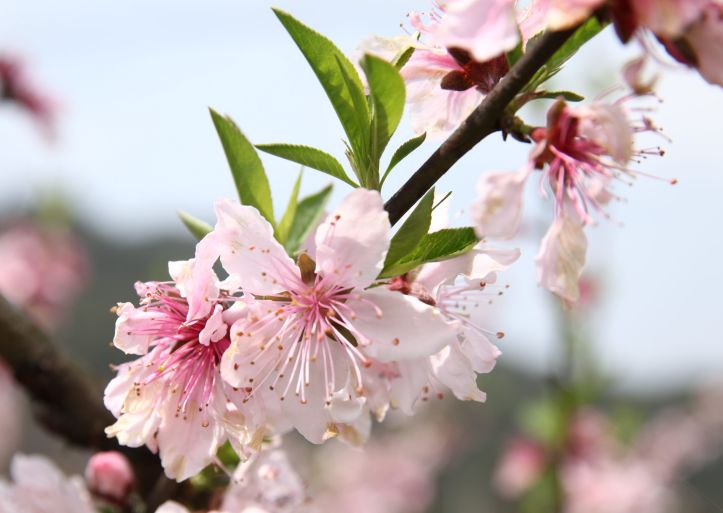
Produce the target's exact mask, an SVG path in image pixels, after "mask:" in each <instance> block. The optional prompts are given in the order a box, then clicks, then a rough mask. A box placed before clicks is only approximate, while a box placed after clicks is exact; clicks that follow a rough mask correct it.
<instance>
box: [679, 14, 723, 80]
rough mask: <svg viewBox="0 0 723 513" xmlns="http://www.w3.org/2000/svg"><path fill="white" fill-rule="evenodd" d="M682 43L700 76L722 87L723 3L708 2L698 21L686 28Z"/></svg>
mask: <svg viewBox="0 0 723 513" xmlns="http://www.w3.org/2000/svg"><path fill="white" fill-rule="evenodd" d="M683 41H684V42H685V43H687V44H688V45H689V47H690V49H691V51H692V54H693V55H692V57H693V65H694V66H695V68H697V69H698V71H699V72H700V74H701V76H702V77H703V78H705V79H706V80H707V81H708V82H710V83H711V84H718V85H720V86H723V2H719V1H712V2H709V3H708V5H707V7H706V8H705V10H703V13H702V15H701V17H700V19H698V20H697V21H695V22H694V23H692V24H691V25H689V26H688V28H687V29H686V31H685V33H684V36H683Z"/></svg>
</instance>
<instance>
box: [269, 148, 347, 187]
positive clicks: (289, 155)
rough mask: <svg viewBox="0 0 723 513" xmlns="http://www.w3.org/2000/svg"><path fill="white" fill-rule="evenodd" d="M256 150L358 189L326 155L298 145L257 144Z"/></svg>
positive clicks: (334, 160)
mask: <svg viewBox="0 0 723 513" xmlns="http://www.w3.org/2000/svg"><path fill="white" fill-rule="evenodd" d="M256 148H258V149H259V150H261V151H263V152H265V153H270V154H271V155H274V156H276V157H281V158H282V159H286V160H290V161H292V162H296V163H297V164H301V165H302V166H306V167H310V168H313V169H316V170H318V171H321V172H323V173H326V174H328V175H331V176H333V177H334V178H338V179H339V180H341V181H343V182H345V183H348V184H349V185H351V186H352V187H359V185H357V183H356V182H354V180H352V179H351V178H349V176H348V175H347V174H346V172H345V171H344V168H343V167H342V165H341V164H340V163H339V161H338V160H336V159H335V158H334V157H332V156H331V155H329V154H328V153H326V152H324V151H321V150H318V149H316V148H312V147H311V146H303V145H300V144H257V145H256Z"/></svg>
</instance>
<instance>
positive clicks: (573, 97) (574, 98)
mask: <svg viewBox="0 0 723 513" xmlns="http://www.w3.org/2000/svg"><path fill="white" fill-rule="evenodd" d="M560 97H562V98H564V99H565V100H567V101H569V102H581V101H583V100H584V99H585V97H584V96H581V95H579V94H577V93H574V92H572V91H542V92H540V94H538V95H536V97H535V99H542V98H545V99H549V100H556V99H557V98H560Z"/></svg>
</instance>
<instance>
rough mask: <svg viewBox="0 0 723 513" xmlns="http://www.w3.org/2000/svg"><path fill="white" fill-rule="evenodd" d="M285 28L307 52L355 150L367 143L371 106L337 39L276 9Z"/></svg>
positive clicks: (360, 148) (303, 50)
mask: <svg viewBox="0 0 723 513" xmlns="http://www.w3.org/2000/svg"><path fill="white" fill-rule="evenodd" d="M274 13H275V14H276V16H277V17H278V18H279V21H281V23H282V25H283V26H284V28H286V31H287V32H288V33H289V35H290V36H291V38H292V39H293V40H294V42H295V43H296V46H298V47H299V50H301V53H302V54H304V57H306V60H307V61H308V63H309V65H310V66H311V68H312V69H313V70H314V73H315V74H316V77H317V78H318V79H319V82H321V85H322V87H323V88H324V91H326V95H327V96H328V97H329V100H330V101H331V104H332V105H333V107H334V110H335V111H336V114H337V116H338V117H339V121H341V124H342V126H343V128H344V131H345V132H346V135H347V137H348V138H349V142H350V143H351V146H352V148H354V150H355V151H357V152H358V151H360V150H362V149H363V148H364V146H365V134H364V127H366V126H368V125H369V122H370V117H369V109H368V107H367V103H366V100H365V98H364V88H363V86H362V83H361V80H360V78H359V75H358V74H357V72H356V70H355V69H354V66H353V65H352V63H351V62H349V59H347V58H346V56H345V55H344V54H343V53H342V52H341V50H339V49H338V48H337V47H336V46H335V45H334V43H332V42H331V41H330V40H329V39H327V38H326V37H324V36H322V35H321V34H319V33H318V32H316V31H315V30H313V29H311V28H309V27H307V26H306V25H304V24H303V23H301V22H300V21H298V20H297V19H295V18H294V17H293V16H291V15H290V14H288V13H286V12H284V11H281V10H279V9H274Z"/></svg>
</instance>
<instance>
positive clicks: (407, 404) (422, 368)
mask: <svg viewBox="0 0 723 513" xmlns="http://www.w3.org/2000/svg"><path fill="white" fill-rule="evenodd" d="M429 361H430V360H429V358H417V359H416V360H410V361H405V362H398V363H397V368H398V370H399V376H398V377H395V378H392V379H391V381H390V390H389V398H390V400H391V403H392V407H393V408H398V409H400V410H401V411H402V412H403V413H405V414H406V415H413V414H414V407H415V406H416V404H417V401H418V400H419V397H420V396H421V395H422V389H423V388H424V387H425V386H426V385H429V376H430V373H431V371H432V368H431V366H430V363H429Z"/></svg>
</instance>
